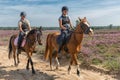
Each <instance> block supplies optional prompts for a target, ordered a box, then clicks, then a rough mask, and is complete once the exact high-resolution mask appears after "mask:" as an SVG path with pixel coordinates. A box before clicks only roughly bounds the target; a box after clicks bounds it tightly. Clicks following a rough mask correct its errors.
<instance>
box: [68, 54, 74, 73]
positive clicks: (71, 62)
mask: <svg viewBox="0 0 120 80" xmlns="http://www.w3.org/2000/svg"><path fill="white" fill-rule="evenodd" d="M72 64H73V56H72V55H71V60H70V65H69V67H68V74H70V71H71V65H72Z"/></svg>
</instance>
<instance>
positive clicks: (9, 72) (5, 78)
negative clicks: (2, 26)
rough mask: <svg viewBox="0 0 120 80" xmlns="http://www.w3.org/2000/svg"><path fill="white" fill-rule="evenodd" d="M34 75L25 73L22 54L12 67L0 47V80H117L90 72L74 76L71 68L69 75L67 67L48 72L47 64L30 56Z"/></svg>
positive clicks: (74, 71) (24, 57) (82, 72)
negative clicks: (16, 63)
mask: <svg viewBox="0 0 120 80" xmlns="http://www.w3.org/2000/svg"><path fill="white" fill-rule="evenodd" d="M32 59H33V62H34V67H35V70H36V74H35V75H32V74H31V70H29V71H27V70H26V69H25V67H26V61H27V58H26V56H25V54H24V53H22V54H21V55H20V61H21V63H20V64H19V65H18V67H15V66H14V65H13V59H10V60H9V59H8V52H7V48H6V47H0V80H119V79H113V78H112V77H111V76H109V75H104V74H101V73H98V72H94V71H91V70H82V71H81V75H80V77H78V76H77V75H76V69H75V67H74V66H73V67H72V70H71V74H70V75H68V74H67V68H68V66H67V65H65V66H61V67H60V68H59V70H53V71H50V68H49V63H47V62H44V61H43V60H41V59H40V57H39V56H38V55H36V54H33V56H32Z"/></svg>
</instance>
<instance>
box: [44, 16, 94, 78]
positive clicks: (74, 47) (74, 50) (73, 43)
mask: <svg viewBox="0 0 120 80" xmlns="http://www.w3.org/2000/svg"><path fill="white" fill-rule="evenodd" d="M79 20H80V23H79V24H78V25H77V26H76V29H75V30H74V31H73V32H72V34H71V37H70V39H69V41H68V42H67V44H66V45H65V46H66V47H67V49H68V53H70V55H71V61H70V65H69V67H68V74H69V73H70V71H71V65H72V64H73V63H74V64H75V65H76V66H77V75H78V76H79V75H80V71H79V65H78V61H77V55H78V53H79V52H80V49H81V42H82V39H83V34H84V33H85V34H89V35H90V36H92V34H93V30H92V29H91V28H90V24H89V23H88V21H87V19H86V17H84V18H83V19H80V18H79ZM59 35H60V33H59V32H56V33H50V34H48V36H47V40H46V50H45V56H44V58H45V60H47V59H48V57H49V60H50V68H51V70H52V57H53V56H52V54H53V51H54V52H58V48H59V45H58V43H57V38H58V36H59ZM62 51H64V48H63V50H62ZM55 60H56V62H57V66H56V69H58V66H59V61H58V53H56V56H55Z"/></svg>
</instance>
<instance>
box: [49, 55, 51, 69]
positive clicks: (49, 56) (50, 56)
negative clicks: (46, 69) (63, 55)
mask: <svg viewBox="0 0 120 80" xmlns="http://www.w3.org/2000/svg"><path fill="white" fill-rule="evenodd" d="M49 59H50V69H51V70H52V53H50V55H49Z"/></svg>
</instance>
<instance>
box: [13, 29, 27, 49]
mask: <svg viewBox="0 0 120 80" xmlns="http://www.w3.org/2000/svg"><path fill="white" fill-rule="evenodd" d="M27 34H28V31H26V32H25V35H24V38H23V40H22V43H21V47H24V45H25V43H26V36H27ZM18 38H19V36H17V37H16V38H15V40H14V45H15V46H18Z"/></svg>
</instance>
